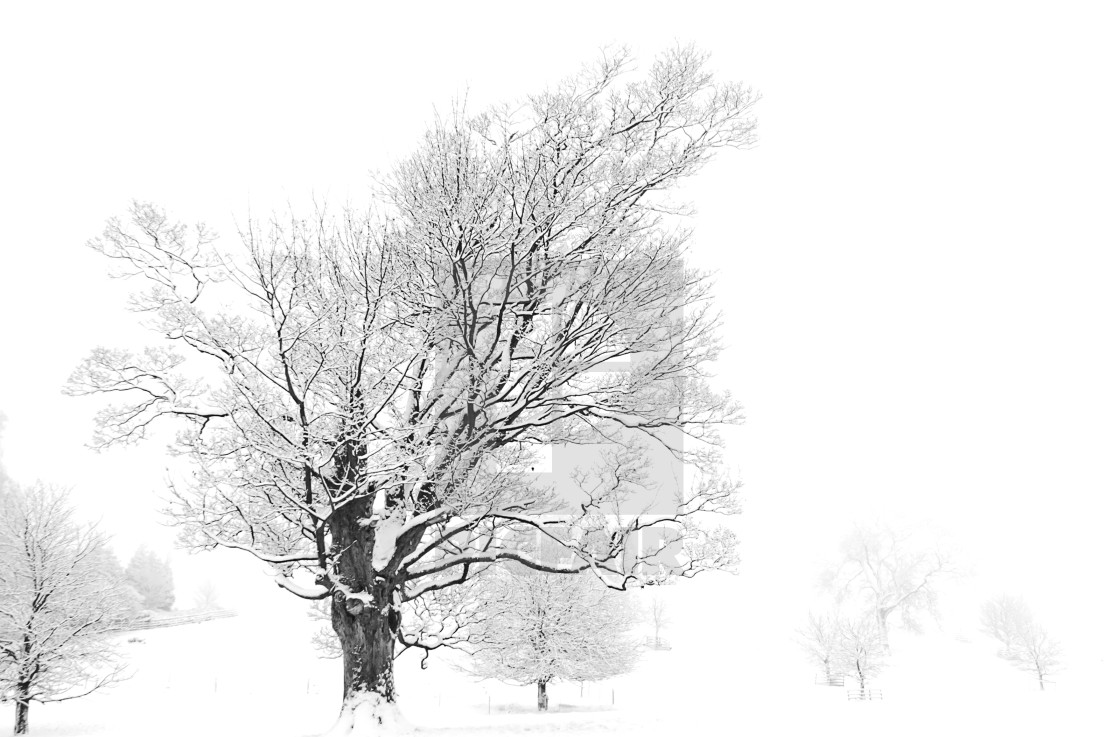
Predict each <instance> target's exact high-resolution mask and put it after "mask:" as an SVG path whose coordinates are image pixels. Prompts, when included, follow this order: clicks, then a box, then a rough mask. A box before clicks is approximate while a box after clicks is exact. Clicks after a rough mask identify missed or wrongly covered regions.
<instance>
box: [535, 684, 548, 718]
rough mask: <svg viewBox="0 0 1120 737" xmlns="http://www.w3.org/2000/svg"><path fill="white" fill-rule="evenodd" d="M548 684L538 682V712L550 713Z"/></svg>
mask: <svg viewBox="0 0 1120 737" xmlns="http://www.w3.org/2000/svg"><path fill="white" fill-rule="evenodd" d="M547 688H548V684H547V683H545V682H544V681H537V711H548V691H547V690H546V689H547Z"/></svg>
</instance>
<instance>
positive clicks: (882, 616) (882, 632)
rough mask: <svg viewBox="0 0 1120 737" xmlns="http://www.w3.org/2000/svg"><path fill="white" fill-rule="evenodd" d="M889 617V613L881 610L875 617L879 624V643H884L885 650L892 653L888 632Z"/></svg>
mask: <svg viewBox="0 0 1120 737" xmlns="http://www.w3.org/2000/svg"><path fill="white" fill-rule="evenodd" d="M889 616H890V612H889V611H886V610H883V609H880V610H879V611H878V612H876V617H875V618H876V620H877V621H878V623H879V642H881V643H882V645H883V649H884V650H886V651H887V652H888V653H889V652H890V651H891V642H890V637H889V635H888V631H887V617H889Z"/></svg>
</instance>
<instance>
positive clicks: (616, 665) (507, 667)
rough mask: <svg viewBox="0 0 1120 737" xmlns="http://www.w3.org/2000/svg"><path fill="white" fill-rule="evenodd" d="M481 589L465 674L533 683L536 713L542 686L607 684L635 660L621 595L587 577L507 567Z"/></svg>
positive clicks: (542, 701) (543, 705)
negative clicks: (480, 614)
mask: <svg viewBox="0 0 1120 737" xmlns="http://www.w3.org/2000/svg"><path fill="white" fill-rule="evenodd" d="M481 583H482V585H481V586H480V587H479V591H478V597H479V600H480V602H481V603H483V605H484V609H485V611H486V612H487V616H486V618H485V619H484V620H482V621H480V622H479V623H478V625H477V627H476V632H475V635H474V638H473V647H472V650H473V658H474V665H473V668H472V672H474V673H475V674H476V675H478V676H481V677H484V678H495V679H498V680H501V681H505V682H507V683H515V684H519V685H532V684H536V686H537V708H538V709H539V710H541V711H544V710H547V709H548V690H547V689H548V684H549V683H552V682H554V681H599V680H603V679H606V678H611V677H614V676H617V675H621V674H623V673H626V672H627V671H629V670H631V669H632V668H633V667H634V664H635V663H636V662H637V660H638V655H639V650H638V645H637V642H636V641H635V640H634V639H633V638H632V637H631V636H630V630H631V628H632V627H633V625H634V616H633V614H632V612H631V609H630V606H629V602H628V601H627V599H626V596H627V595H626V594H623V593H619V592H617V591H611V590H609V589H605V588H603V587H602V586H597V585H596V581H595V580H594V579H593V578H592V577H590V576H588V575H576V576H560V575H557V574H553V573H541V572H538V571H532V570H528V569H523V570H517V569H512V570H500V571H495V572H494V574H493V575H490V576H487V577H486V578H484V579H483V580H482V582H481Z"/></svg>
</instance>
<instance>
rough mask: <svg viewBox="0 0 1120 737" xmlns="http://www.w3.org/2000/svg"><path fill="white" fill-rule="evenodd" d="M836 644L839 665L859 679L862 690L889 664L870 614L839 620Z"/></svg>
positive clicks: (876, 623) (877, 625) (876, 624)
mask: <svg viewBox="0 0 1120 737" xmlns="http://www.w3.org/2000/svg"><path fill="white" fill-rule="evenodd" d="M836 644H837V653H838V656H839V657H838V662H839V664H840V667H841V668H842V670H843V672H844V673H846V674H847V675H850V676H853V677H854V678H856V679H857V680H858V681H859V687H860V690H861V691H862V690H864V689H866V688H867V682H868V681H869V680H871V679H872V678H874V677H875V676H877V675H879V673H880V672H882V670H883V668H884V667H886V664H887V650H886V647H885V646H884V644H883V640H882V637H881V633H880V631H879V624H878V622H876V621H875V620H874V619H873V618H871V617H864V618H862V619H840V620H837V624H836Z"/></svg>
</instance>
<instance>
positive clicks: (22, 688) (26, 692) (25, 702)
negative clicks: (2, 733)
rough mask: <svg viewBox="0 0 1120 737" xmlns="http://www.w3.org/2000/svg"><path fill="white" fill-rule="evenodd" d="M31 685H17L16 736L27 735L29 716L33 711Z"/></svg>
mask: <svg viewBox="0 0 1120 737" xmlns="http://www.w3.org/2000/svg"><path fill="white" fill-rule="evenodd" d="M30 694H31V684H30V683H19V684H16V726H15V734H27V714H28V712H29V711H30V710H31V699H30V698H29V696H30Z"/></svg>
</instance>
